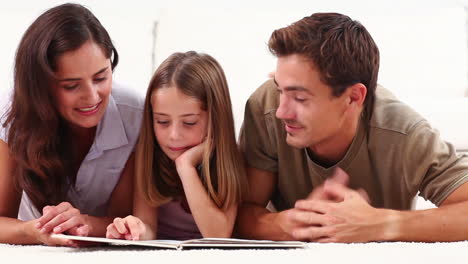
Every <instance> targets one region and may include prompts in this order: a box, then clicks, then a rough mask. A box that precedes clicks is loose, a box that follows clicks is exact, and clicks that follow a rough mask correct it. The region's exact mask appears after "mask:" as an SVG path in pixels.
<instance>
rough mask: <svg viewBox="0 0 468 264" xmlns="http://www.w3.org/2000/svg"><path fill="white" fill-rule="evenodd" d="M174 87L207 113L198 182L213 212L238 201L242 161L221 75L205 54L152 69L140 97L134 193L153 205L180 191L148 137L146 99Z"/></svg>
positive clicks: (170, 165) (181, 56) (174, 58)
mask: <svg viewBox="0 0 468 264" xmlns="http://www.w3.org/2000/svg"><path fill="white" fill-rule="evenodd" d="M167 87H175V88H177V89H179V90H180V91H182V92H183V93H184V94H186V95H188V96H192V97H194V98H196V99H198V100H199V101H200V102H201V105H202V108H203V110H206V111H207V113H208V129H207V137H206V138H207V139H212V140H207V142H206V148H205V151H204V153H203V160H202V172H201V173H200V177H201V180H202V182H203V185H204V186H205V188H206V190H207V192H208V194H209V196H210V197H211V199H212V200H213V201H214V202H215V204H216V205H217V206H218V207H219V208H224V209H226V208H228V207H229V206H230V205H232V204H235V203H239V202H240V201H241V197H242V195H243V193H244V191H245V190H246V186H245V184H246V180H245V169H244V164H243V159H242V157H241V154H240V151H239V149H238V147H237V144H236V139H235V131H234V118H233V115H232V106H231V99H230V96H229V89H228V85H227V81H226V77H225V75H224V72H223V70H222V68H221V66H220V65H219V63H218V62H217V61H216V60H215V59H214V58H213V57H211V56H209V55H206V54H199V53H197V52H195V51H189V52H186V53H174V54H172V55H171V56H169V57H168V58H167V59H166V60H165V61H164V62H163V63H162V64H161V65H160V66H159V68H158V69H157V70H156V72H155V73H154V75H153V78H152V79H151V82H150V84H149V86H148V91H147V93H146V99H145V108H144V111H145V112H144V114H143V123H142V127H141V131H140V137H139V140H138V143H137V147H136V164H135V166H136V168H135V170H136V171H135V173H136V179H137V191H138V192H140V193H141V194H142V195H143V197H144V198H145V200H146V201H147V202H148V203H149V204H151V205H152V206H159V205H161V204H163V203H165V202H167V201H169V200H171V199H172V198H173V197H175V196H179V195H183V194H184V191H183V188H182V184H181V182H180V178H179V176H178V174H177V171H176V170H175V165H174V162H173V161H172V160H170V159H169V157H167V156H166V155H165V154H164V153H163V152H162V150H161V148H160V147H159V144H158V143H157V141H156V138H155V136H154V130H153V127H154V124H153V111H152V107H151V96H152V94H153V92H154V91H155V90H156V89H161V88H167Z"/></svg>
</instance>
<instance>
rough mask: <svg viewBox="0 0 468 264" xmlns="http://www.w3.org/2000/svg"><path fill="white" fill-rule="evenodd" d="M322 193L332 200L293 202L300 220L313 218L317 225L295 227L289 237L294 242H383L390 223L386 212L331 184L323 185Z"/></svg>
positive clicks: (353, 191)
mask: <svg viewBox="0 0 468 264" xmlns="http://www.w3.org/2000/svg"><path fill="white" fill-rule="evenodd" d="M323 192H324V193H326V194H327V195H328V196H330V197H334V198H335V199H334V200H333V201H330V200H328V201H327V200H318V199H306V200H300V201H297V202H296V205H295V209H297V210H301V211H302V212H303V214H304V216H303V218H305V219H307V218H309V219H314V222H316V224H313V225H303V226H301V227H298V228H295V230H294V231H293V232H292V234H293V236H294V237H295V238H296V239H300V240H308V241H316V242H345V243H349V242H368V241H377V240H382V239H383V237H382V236H383V235H384V232H385V230H387V229H385V228H386V227H387V223H388V220H390V217H387V213H386V211H385V210H380V209H376V208H373V207H372V206H370V205H369V202H368V200H367V199H366V197H367V196H365V197H364V196H363V194H362V193H360V192H358V191H355V190H352V189H350V188H348V187H346V186H345V185H343V184H340V183H337V182H334V181H327V182H325V183H324V185H323ZM315 219H318V220H315ZM323 219H326V220H328V221H325V220H323Z"/></svg>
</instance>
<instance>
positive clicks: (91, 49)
mask: <svg viewBox="0 0 468 264" xmlns="http://www.w3.org/2000/svg"><path fill="white" fill-rule="evenodd" d="M56 65H57V71H56V72H55V74H56V75H57V81H56V82H55V83H54V85H53V96H54V100H55V104H56V108H57V110H58V111H59V113H60V115H61V116H62V117H63V118H64V119H65V120H66V121H67V122H68V123H69V124H70V125H71V126H72V127H78V128H91V127H95V126H97V124H98V123H99V121H100V120H101V119H102V117H103V115H104V112H105V111H106V107H107V103H108V101H109V94H110V92H111V87H112V69H111V62H110V59H109V58H106V56H105V54H104V52H103V51H102V49H101V48H100V47H99V46H98V45H97V44H96V43H94V42H93V41H88V42H86V43H84V44H83V45H82V46H81V47H79V48H78V49H77V50H74V51H69V52H66V53H64V54H63V55H61V56H60V57H58V58H57V61H56Z"/></svg>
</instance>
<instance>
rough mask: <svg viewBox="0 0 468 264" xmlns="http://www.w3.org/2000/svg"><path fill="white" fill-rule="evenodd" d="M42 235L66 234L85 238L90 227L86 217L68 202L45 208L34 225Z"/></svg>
mask: <svg viewBox="0 0 468 264" xmlns="http://www.w3.org/2000/svg"><path fill="white" fill-rule="evenodd" d="M34 227H35V228H37V229H38V230H39V232H40V233H42V234H49V233H56V234H58V233H67V234H70V235H75V236H87V235H88V234H89V232H90V230H89V229H90V226H89V225H88V224H87V215H83V214H81V213H80V210H78V209H76V208H75V207H73V206H72V205H71V204H70V203H68V202H62V203H60V204H59V205H57V206H45V207H44V208H43V209H42V216H41V217H40V218H38V219H37V222H36V223H35V225H34Z"/></svg>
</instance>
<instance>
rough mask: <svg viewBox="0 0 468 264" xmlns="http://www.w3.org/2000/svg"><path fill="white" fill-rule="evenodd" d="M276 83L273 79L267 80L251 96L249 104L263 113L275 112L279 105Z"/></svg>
mask: <svg viewBox="0 0 468 264" xmlns="http://www.w3.org/2000/svg"><path fill="white" fill-rule="evenodd" d="M276 88H277V86H276V84H275V83H274V81H273V80H272V79H269V80H267V81H265V82H264V83H263V84H262V85H260V87H258V88H257V90H255V91H254V92H253V93H252V95H251V96H250V97H249V99H248V101H247V104H248V105H249V106H250V107H255V108H256V110H257V111H260V112H261V113H263V114H268V113H271V112H273V113H274V112H275V111H276V109H277V108H278V105H279V97H278V92H277V91H276Z"/></svg>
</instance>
